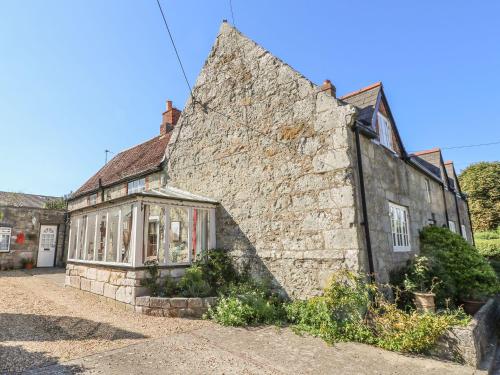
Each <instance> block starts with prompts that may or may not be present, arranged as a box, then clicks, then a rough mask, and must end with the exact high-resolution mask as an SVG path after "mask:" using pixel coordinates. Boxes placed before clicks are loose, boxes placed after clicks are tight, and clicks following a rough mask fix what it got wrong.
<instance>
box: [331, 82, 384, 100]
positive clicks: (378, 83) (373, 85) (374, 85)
mask: <svg viewBox="0 0 500 375" xmlns="http://www.w3.org/2000/svg"><path fill="white" fill-rule="evenodd" d="M377 86H382V81H378V82H375V83H372V84H371V85H369V86H366V87H363V88H361V89H359V90H357V91H353V92H350V93H347V94H345V95H343V96H341V97H340V99H346V98H349V97H351V96H354V95H357V94H361V93H362V92H365V91H368V90H371V89H373V88H375V87H377Z"/></svg>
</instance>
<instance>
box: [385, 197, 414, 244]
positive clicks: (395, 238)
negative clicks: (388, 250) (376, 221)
mask: <svg viewBox="0 0 500 375" xmlns="http://www.w3.org/2000/svg"><path fill="white" fill-rule="evenodd" d="M389 217H390V220H391V240H392V249H393V250H394V251H411V238H410V237H411V236H410V216H409V212H408V208H407V207H405V206H400V205H398V204H395V203H392V202H389Z"/></svg>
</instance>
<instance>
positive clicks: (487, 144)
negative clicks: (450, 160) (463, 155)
mask: <svg viewBox="0 0 500 375" xmlns="http://www.w3.org/2000/svg"><path fill="white" fill-rule="evenodd" d="M498 144H500V141H496V142H490V143H478V144H475V145H463V146H452V147H441V150H452V149H455V148H469V147H483V146H491V145H498Z"/></svg>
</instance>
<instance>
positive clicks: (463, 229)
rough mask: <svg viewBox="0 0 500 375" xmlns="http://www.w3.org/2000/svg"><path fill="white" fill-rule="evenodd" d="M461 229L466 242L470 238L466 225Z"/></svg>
mask: <svg viewBox="0 0 500 375" xmlns="http://www.w3.org/2000/svg"><path fill="white" fill-rule="evenodd" d="M461 228H462V237H463V238H464V240H466V241H468V240H469V238H467V231H466V230H465V225H464V224H462V225H461Z"/></svg>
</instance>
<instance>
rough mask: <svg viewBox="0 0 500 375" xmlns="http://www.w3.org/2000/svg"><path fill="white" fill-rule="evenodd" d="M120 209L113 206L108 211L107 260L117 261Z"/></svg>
mask: <svg viewBox="0 0 500 375" xmlns="http://www.w3.org/2000/svg"><path fill="white" fill-rule="evenodd" d="M119 218H120V209H119V208H113V209H111V210H110V211H109V213H108V246H107V249H106V262H116V255H117V253H118V220H119Z"/></svg>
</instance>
